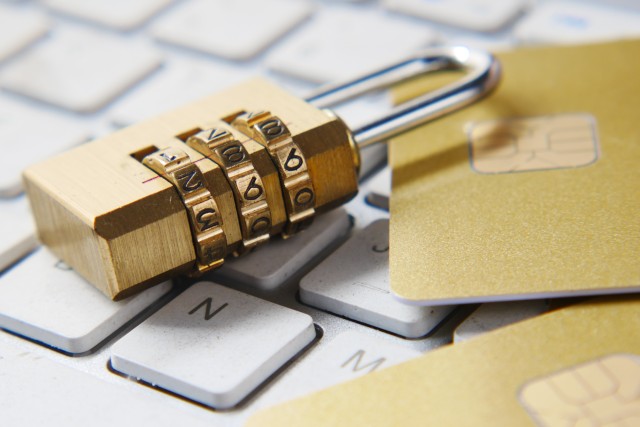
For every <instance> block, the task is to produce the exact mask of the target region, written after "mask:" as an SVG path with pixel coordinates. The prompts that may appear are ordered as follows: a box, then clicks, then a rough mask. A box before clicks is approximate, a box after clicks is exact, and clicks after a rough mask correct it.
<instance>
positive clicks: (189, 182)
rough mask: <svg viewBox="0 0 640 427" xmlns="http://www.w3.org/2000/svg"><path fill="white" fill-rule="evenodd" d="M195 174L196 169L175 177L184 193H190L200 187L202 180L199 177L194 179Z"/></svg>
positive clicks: (196, 172)
mask: <svg viewBox="0 0 640 427" xmlns="http://www.w3.org/2000/svg"><path fill="white" fill-rule="evenodd" d="M197 174H198V171H197V170H191V171H189V172H186V173H183V174H182V175H178V176H176V178H177V179H178V181H179V182H180V186H181V187H182V191H184V192H185V193H191V192H192V191H196V190H197V189H199V188H200V187H202V181H201V180H199V179H195V177H196V175H197ZM185 178H186V179H185Z"/></svg>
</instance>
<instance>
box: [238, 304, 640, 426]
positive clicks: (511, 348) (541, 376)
mask: <svg viewBox="0 0 640 427" xmlns="http://www.w3.org/2000/svg"><path fill="white" fill-rule="evenodd" d="M639 313H640V297H627V298H626V299H625V298H624V297H608V298H606V299H602V300H599V301H591V302H586V303H582V304H579V305H575V306H572V307H568V308H564V309H561V310H558V311H555V312H552V313H549V314H546V315H543V316H540V317H537V318H534V319H532V320H527V321H524V322H521V323H518V324H515V325H512V326H510V327H506V328H503V329H500V330H497V331H494V332H492V333H488V334H485V335H483V336H480V337H477V338H474V339H472V340H470V341H467V342H464V343H461V344H455V345H453V346H449V347H446V348H442V349H439V350H435V351H433V352H431V353H428V354H426V355H425V356H422V357H419V358H417V359H413V360H411V361H409V362H405V363H403V364H400V365H396V366H393V367H390V368H388V369H385V370H382V371H378V372H373V373H371V374H368V375H365V376H363V377H360V378H358V379H356V380H354V381H351V382H348V383H345V384H342V385H340V386H336V387H333V388H330V389H326V390H323V391H320V392H318V393H315V394H312V395H309V396H306V397H303V398H300V399H298V400H295V401H292V402H289V403H285V404H283V405H281V406H276V407H273V408H270V409H267V410H266V411H264V412H261V413H258V414H257V415H256V416H254V418H252V419H251V420H250V422H249V425H250V426H252V427H257V426H283V425H305V426H308V427H313V426H320V425H345V426H353V425H363V426H368V427H375V426H456V427H465V426H470V427H471V426H473V427H502V426H504V427H514V426H532V427H533V426H537V427H569V426H576V427H577V426H585V427H586V426H591V427H605V426H606V427H632V426H639V425H640V340H638V339H637V337H638V331H640V315H639Z"/></svg>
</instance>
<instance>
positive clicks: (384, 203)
mask: <svg viewBox="0 0 640 427" xmlns="http://www.w3.org/2000/svg"><path fill="white" fill-rule="evenodd" d="M364 191H365V194H366V196H365V199H366V201H367V203H368V204H370V205H371V206H374V207H376V208H378V209H382V210H385V211H387V212H389V198H390V197H391V168H389V166H386V167H384V168H383V169H382V170H381V171H379V172H378V173H376V174H375V175H374V176H373V177H371V178H370V179H369V180H368V181H367V182H366V184H365V189H364Z"/></svg>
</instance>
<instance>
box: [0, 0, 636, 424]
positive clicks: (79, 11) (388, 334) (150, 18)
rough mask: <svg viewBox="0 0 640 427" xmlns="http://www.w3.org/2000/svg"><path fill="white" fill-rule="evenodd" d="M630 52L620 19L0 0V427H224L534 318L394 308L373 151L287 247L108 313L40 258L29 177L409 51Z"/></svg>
mask: <svg viewBox="0 0 640 427" xmlns="http://www.w3.org/2000/svg"><path fill="white" fill-rule="evenodd" d="M638 36H640V2H637V1H633V0H627V1H624V0H610V1H605V0H600V1H596V0H593V1H568V0H566V1H560V0H558V1H551V0H549V1H533V0H509V1H504V0H503V1H499V0H455V1H453V0H452V1H446V2H445V1H436V0H381V1H366V0H365V1H346V0H345V1H337V0H334V1H329V0H325V1H322V0H317V1H311V0H309V1H303V0H269V1H267V0H243V1H234V2H231V1H222V0H220V1H218V0H215V1H214V0H140V1H136V2H130V1H125V0H117V1H116V0H93V1H86V0H85V1H83V0H42V1H35V0H22V1H20V0H15V1H2V0H0V147H2V148H3V150H4V152H5V153H6V154H8V155H10V156H11V158H12V162H10V164H8V163H9V162H6V161H5V163H4V164H3V167H2V168H0V384H1V386H0V425H2V426H13V425H37V424H46V425H50V426H51V425H52V426H56V425H65V426H73V425H86V424H91V425H110V426H113V425H119V426H128V425H140V424H144V425H149V424H151V423H153V425H158V426H162V425H167V426H169V425H172V426H175V425H205V424H207V425H218V426H227V425H229V426H236V425H242V424H243V422H244V421H245V420H246V419H247V417H248V416H249V415H250V414H252V413H254V412H255V411H257V410H259V409H260V408H264V407H267V406H269V405H272V404H275V403H277V402H282V401H285V400H288V399H292V398H294V397H296V396H300V395H303V394H306V393H309V392H311V391H315V390H318V389H321V388H324V387H328V386H330V385H333V384H337V383H339V382H342V381H347V380H349V379H351V378H355V377H357V376H360V375H366V374H368V373H369V372H372V371H375V370H378V369H383V368H385V367H387V366H391V365H393V364H396V363H400V362H402V361H405V360H408V359H410V358H413V357H417V356H419V355H420V354H423V353H424V352H427V351H430V350H432V349H435V348H437V347H440V346H443V345H447V344H450V343H452V342H456V343H457V342H460V341H464V340H468V339H472V338H473V337H475V336H477V335H479V334H482V333H484V332H487V331H490V330H493V329H496V328H499V327H502V326H505V325H507V324H510V323H513V322H517V321H520V320H523V319H526V318H530V317H533V316H536V315H538V314H540V313H543V312H545V311H547V310H548V309H549V306H550V303H549V302H547V301H533V302H515V303H497V304H485V305H482V306H479V307H478V306H460V307H453V306H452V307H438V308H430V307H426V308H425V307H412V306H406V305H403V304H401V303H399V302H397V301H396V300H394V299H393V297H392V296H391V294H390V292H389V289H388V286H389V285H388V249H389V246H388V221H389V215H388V212H387V210H388V197H389V192H390V179H391V174H390V172H389V169H388V168H386V167H384V158H385V148H384V147H371V148H370V149H366V150H364V151H363V158H364V168H363V169H364V173H363V176H366V179H363V181H362V186H361V191H360V194H359V195H358V196H357V198H356V199H355V200H353V201H352V202H350V203H348V204H347V205H346V206H345V207H344V208H339V209H337V210H335V211H333V212H330V213H328V214H325V215H323V216H321V217H319V218H317V220H316V221H315V223H314V225H313V226H312V227H311V228H310V229H309V230H306V231H305V232H304V233H302V234H300V235H298V236H296V237H294V238H291V239H289V240H286V241H284V240H276V241H273V242H270V243H269V244H268V245H266V246H264V247H262V248H260V249H259V250H258V251H256V252H255V253H252V254H250V255H248V256H246V257H243V258H239V259H233V260H229V261H228V262H227V263H226V264H225V265H224V267H223V268H221V269H220V270H218V271H216V272H214V273H211V274H208V275H207V276H205V278H204V280H203V281H201V282H199V283H193V282H189V281H187V280H184V279H178V280H175V281H174V282H166V283H163V284H161V285H158V286H156V287H154V288H151V289H149V290H147V291H145V292H143V293H140V294H138V295H135V296H133V297H131V298H129V299H126V300H123V301H119V302H111V301H109V300H107V299H106V298H105V297H104V296H102V294H100V293H99V292H98V291H96V290H95V289H94V288H93V287H92V286H90V285H89V284H87V283H86V282H85V281H84V280H82V279H81V278H80V277H79V276H77V275H76V274H75V273H74V272H73V271H72V270H71V269H70V268H69V267H68V266H66V265H65V264H64V263H62V262H60V261H59V260H58V259H56V258H55V257H54V256H53V255H52V254H51V253H50V252H49V251H48V250H47V249H46V248H42V247H38V243H37V241H36V239H35V237H34V228H33V224H32V222H31V218H30V216H29V213H28V205H27V201H26V199H25V196H24V194H23V193H22V186H21V180H20V171H21V169H22V168H24V167H26V166H27V165H28V164H29V163H31V162H35V161H38V160H39V159H42V158H44V157H48V156H51V155H53V154H55V153H57V152H60V151H63V150H65V149H68V148H70V147H72V146H74V145H78V144H82V143H83V142H85V141H88V140H91V139H94V138H96V137H99V136H102V135H104V134H106V133H108V132H111V131H114V130H116V129H118V128H120V127H122V126H126V125H129V124H131V123H135V122H137V121H140V120H143V119H145V118H148V117H150V116H153V115H155V114H158V113H160V112H163V111H165V110H167V109H170V108H173V107H175V106H178V105H180V104H183V103H186V102H189V101H191V100H193V99H195V98H198V97H200V96H204V95H206V94H209V93H212V92H215V91H217V90H219V89H221V88H223V87H225V86H228V85H231V84H233V83H236V82H238V81H241V80H242V79H244V78H247V77H250V76H252V75H262V76H266V77H267V78H269V79H272V80H274V81H276V82H277V83H279V84H281V85H283V86H284V87H285V88H287V89H289V90H291V91H293V92H294V93H296V94H298V95H301V96H304V94H305V93H307V92H308V91H310V90H311V89H313V88H314V87H315V86H316V85H317V84H318V83H323V82H327V81H330V80H333V79H339V78H344V77H348V76H350V75H352V74H354V73H359V72H362V71H366V70H367V69H369V68H372V67H376V66H378V65H381V64H384V63H386V62H389V61H391V60H393V59H395V58H397V57H400V56H403V55H405V54H407V53H408V52H411V51H412V50H415V49H418V48H421V47H424V46H430V45H437V44H459V43H464V44H468V45H471V46H474V47H481V48H487V49H492V50H504V49H509V48H511V47H514V46H519V45H525V44H540V43H546V44H566V43H583V42H593V41H599V40H612V39H621V38H628V37H638ZM370 109H371V103H369V104H367V103H362V104H360V105H356V107H355V108H354V107H353V106H352V107H351V108H350V109H345V110H344V111H343V113H344V114H345V116H344V118H345V120H346V121H347V123H350V124H355V123H359V122H361V121H362V120H366V117H367V116H368V115H369V114H370ZM454 345H455V344H454Z"/></svg>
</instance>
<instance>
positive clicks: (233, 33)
mask: <svg viewBox="0 0 640 427" xmlns="http://www.w3.org/2000/svg"><path fill="white" fill-rule="evenodd" d="M311 11H312V6H311V4H310V3H309V2H307V1H292V0H272V1H269V2H265V1H261V0H236V1H233V2H231V1H225V0H191V1H189V2H187V3H184V4H182V5H181V6H180V7H178V8H176V9H175V10H173V11H172V13H171V14H170V15H167V16H166V17H164V18H161V19H160V21H158V22H157V23H156V24H155V25H154V26H153V28H152V32H153V34H154V36H155V37H156V38H157V39H159V40H161V41H164V42H167V43H172V44H176V45H179V46H184V47H187V48H190V49H195V50H199V51H202V52H205V53H208V54H211V55H218V56H222V57H225V58H229V59H237V60H244V59H249V58H252V57H253V56H255V55H257V54H258V53H260V52H262V51H263V50H264V49H266V48H267V47H269V46H270V45H271V44H272V43H273V42H275V41H276V40H277V39H278V38H280V37H281V36H283V35H284V34H286V33H287V32H288V31H290V30H291V29H292V28H293V27H295V26H296V25H298V24H299V23H300V22H302V21H303V20H304V19H305V18H306V17H307V16H308V15H309V14H310V13H311Z"/></svg>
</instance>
